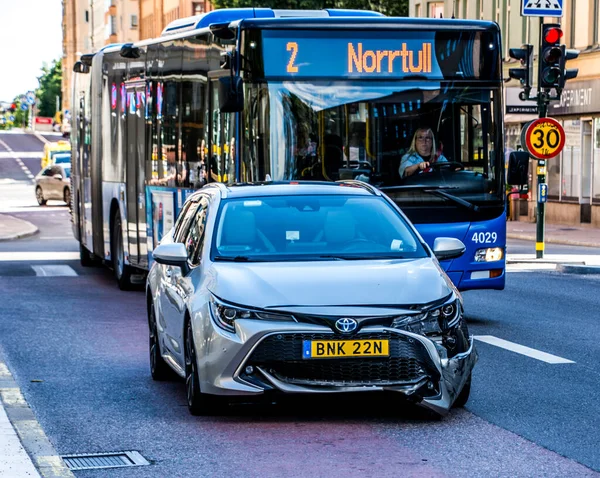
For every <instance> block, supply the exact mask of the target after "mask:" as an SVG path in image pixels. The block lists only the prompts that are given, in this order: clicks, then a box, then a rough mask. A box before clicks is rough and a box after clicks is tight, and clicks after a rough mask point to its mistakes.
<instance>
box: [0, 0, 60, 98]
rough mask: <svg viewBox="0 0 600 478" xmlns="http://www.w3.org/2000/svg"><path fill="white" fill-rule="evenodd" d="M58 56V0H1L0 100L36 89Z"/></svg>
mask: <svg viewBox="0 0 600 478" xmlns="http://www.w3.org/2000/svg"><path fill="white" fill-rule="evenodd" d="M61 57H62V5H61V0H0V101H12V100H13V99H14V97H15V96H17V95H20V94H24V93H27V91H29V90H35V89H36V88H37V87H38V86H39V83H38V80H37V78H38V76H41V74H42V72H41V68H42V66H43V64H44V62H46V63H48V64H50V63H52V60H59V59H60V58H61Z"/></svg>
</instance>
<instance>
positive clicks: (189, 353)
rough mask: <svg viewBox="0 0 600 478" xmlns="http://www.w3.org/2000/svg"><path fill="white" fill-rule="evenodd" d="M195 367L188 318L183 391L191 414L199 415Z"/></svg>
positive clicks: (199, 401) (192, 341) (190, 326)
mask: <svg viewBox="0 0 600 478" xmlns="http://www.w3.org/2000/svg"><path fill="white" fill-rule="evenodd" d="M197 368H198V365H197V362H196V347H195V346H194V335H193V332H192V322H191V321H190V320H188V323H187V325H186V328H185V392H186V396H187V402H188V408H189V410H190V413H191V414H192V415H200V414H201V413H202V408H203V407H202V400H201V395H200V384H199V379H198V370H197Z"/></svg>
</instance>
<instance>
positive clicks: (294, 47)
mask: <svg viewBox="0 0 600 478" xmlns="http://www.w3.org/2000/svg"><path fill="white" fill-rule="evenodd" d="M286 49H287V51H291V52H292V54H291V55H290V61H288V64H287V69H286V70H287V72H288V73H298V67H297V66H296V65H294V61H296V55H297V54H298V44H297V43H296V42H295V41H290V42H288V44H287V45H286Z"/></svg>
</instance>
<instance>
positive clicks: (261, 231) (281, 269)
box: [146, 181, 477, 415]
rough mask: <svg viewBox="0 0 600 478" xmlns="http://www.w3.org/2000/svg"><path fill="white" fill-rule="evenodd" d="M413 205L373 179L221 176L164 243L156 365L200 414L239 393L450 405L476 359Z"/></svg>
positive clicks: (151, 292)
mask: <svg viewBox="0 0 600 478" xmlns="http://www.w3.org/2000/svg"><path fill="white" fill-rule="evenodd" d="M464 250H465V246H464V244H463V243H462V242H461V241H459V240H458V239H455V238H438V239H436V241H435V244H434V249H433V251H432V250H431V249H430V248H429V247H428V246H427V244H426V243H425V242H424V241H423V239H422V238H421V237H420V236H419V234H418V232H417V231H416V229H415V228H414V227H413V225H412V224H411V223H410V222H409V221H408V219H407V218H406V216H405V215H404V214H403V213H402V211H401V210H400V209H399V208H398V207H397V206H396V205H395V204H394V203H393V201H391V200H390V199H389V198H388V197H387V196H385V195H383V194H382V193H381V192H380V191H378V190H377V189H375V188H373V187H371V186H369V185H368V184H366V183H361V182H359V181H346V182H340V183H317V182H307V183H302V182H296V183H293V182H292V183H285V184H281V183H270V184H253V185H235V186H229V187H226V186H224V185H222V184H210V185H208V186H205V187H204V188H202V189H200V190H199V191H197V192H196V193H194V194H192V195H191V196H190V198H189V199H188V200H187V201H186V203H185V204H184V207H183V209H182V212H181V213H180V214H179V217H178V219H177V221H176V223H175V227H174V229H172V230H171V232H170V233H169V234H168V235H167V236H166V237H165V238H163V240H162V241H161V243H160V245H159V246H158V247H157V248H156V249H154V251H153V258H154V264H153V265H152V267H151V270H150V272H149V275H148V279H147V291H146V293H147V300H148V301H147V305H148V322H149V329H150V368H151V373H152V377H153V378H154V379H156V380H161V379H164V378H166V377H167V376H169V374H172V373H173V372H175V373H176V374H178V375H180V376H181V377H183V378H185V381H186V391H187V402H188V407H189V410H190V412H191V413H192V414H194V415H198V414H210V413H214V412H215V411H218V410H221V409H222V408H221V407H222V405H223V404H224V403H225V402H226V401H227V398H228V397H233V396H240V395H241V396H245V397H252V396H260V395H263V394H273V393H275V394H277V393H281V394H308V393H310V394H319V393H336V392H357V393H358V392H376V391H384V390H385V391H394V392H397V393H398V394H399V395H398V396H399V397H402V396H403V397H406V398H408V399H410V400H412V401H414V402H416V403H418V404H419V405H421V406H423V407H426V408H428V409H430V410H432V411H434V412H435V413H438V414H440V415H443V414H446V413H447V412H448V411H449V410H450V408H451V407H452V406H462V405H464V404H465V403H466V401H467V399H468V397H469V392H470V388H471V370H472V368H473V366H474V365H475V362H476V360H477V354H476V352H475V349H474V346H473V338H472V337H470V336H469V332H468V329H467V324H466V320H465V318H464V316H463V303H462V298H461V296H460V293H459V292H458V291H457V289H456V287H455V286H454V285H453V284H452V282H451V281H450V279H449V278H448V276H447V275H446V274H445V272H444V271H443V269H442V268H441V267H440V264H439V262H438V259H451V258H455V257H459V256H460V255H462V253H463V252H464Z"/></svg>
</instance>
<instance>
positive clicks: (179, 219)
mask: <svg viewBox="0 0 600 478" xmlns="http://www.w3.org/2000/svg"><path fill="white" fill-rule="evenodd" d="M191 205H192V202H191V201H188V202H186V203H184V205H183V208H182V209H181V211H180V212H179V216H177V219H176V221H175V232H174V233H173V238H176V237H177V236H179V232H180V231H181V227H182V226H183V222H184V218H185V215H186V214H187V211H188V209H189V208H190V206H191Z"/></svg>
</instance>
